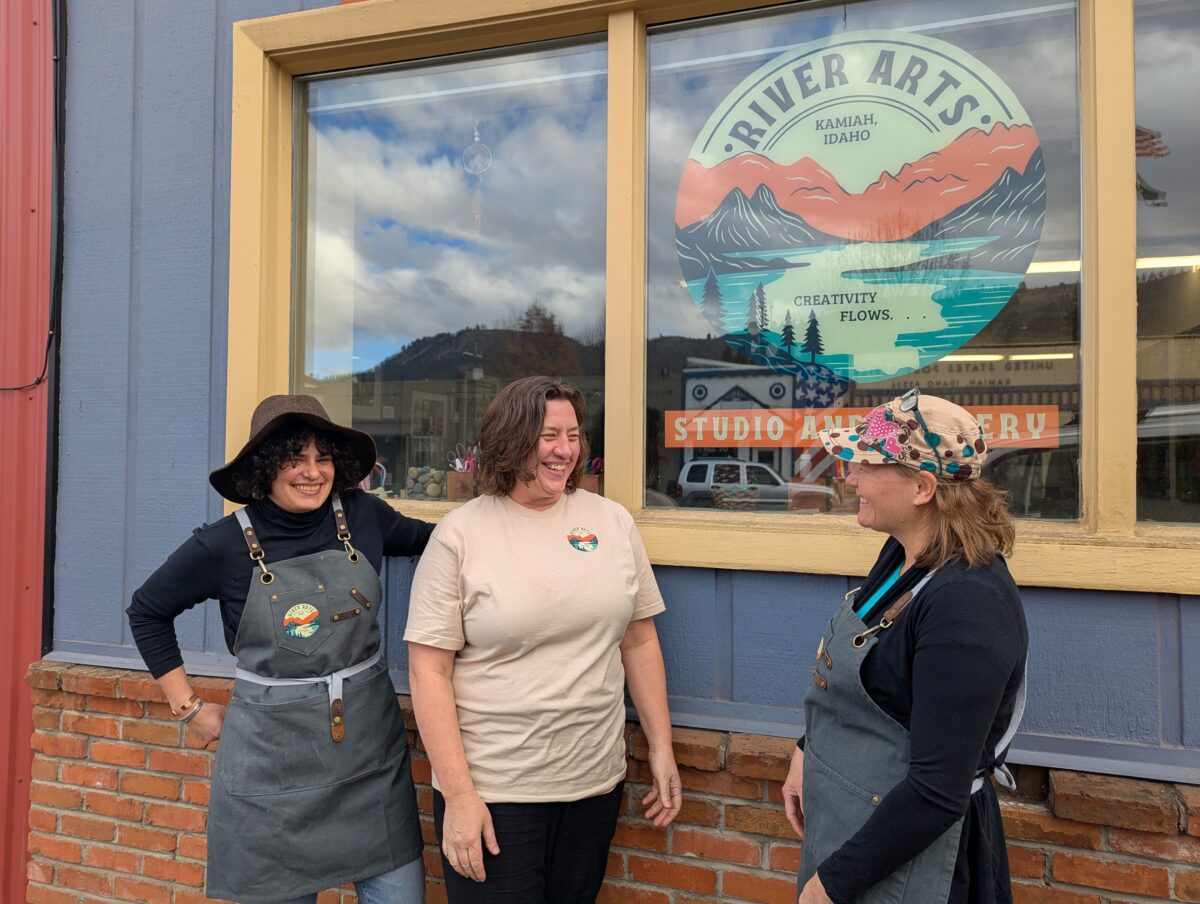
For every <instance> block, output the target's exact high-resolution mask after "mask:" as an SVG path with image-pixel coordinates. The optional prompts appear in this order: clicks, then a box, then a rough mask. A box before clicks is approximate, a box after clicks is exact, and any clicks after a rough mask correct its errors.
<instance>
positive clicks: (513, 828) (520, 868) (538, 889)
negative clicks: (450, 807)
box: [433, 782, 625, 904]
mask: <svg viewBox="0 0 1200 904" xmlns="http://www.w3.org/2000/svg"><path fill="white" fill-rule="evenodd" d="M624 787H625V783H624V782H621V783H620V784H618V785H617V787H615V788H613V790H611V791H609V792H608V793H607V794H601V795H599V796H598V797H587V798H584V799H583V800H576V801H571V802H570V803H551V804H506V803H495V804H488V810H489V811H490V812H491V814H492V826H493V827H494V828H495V830H496V843H497V844H499V845H500V853H499V854H497V855H496V856H494V857H493V856H492V855H491V854H490V853H489V852H488V850H487V848H486V847H485V848H484V849H483V868H484V870H485V871H486V872H487V881H486V882H482V883H480V882H476V881H475V880H474V879H468V878H466V877H464V876H460V875H459V874H458V873H456V872H455V871H454V870H453V869H452V868H451V866H450V864H449V862H448V861H447V860H446V855H445V854H442V871H443V873H444V874H445V877H446V898H447V900H448V901H449V904H594V902H595V900H596V895H598V894H599V893H600V886H601V885H602V884H603V882H604V871H605V868H606V867H607V865H608V847H609V845H610V844H611V843H612V837H613V832H615V831H616V828H617V814H618V812H619V811H620V809H621V793H622V791H623V790H624ZM445 817H446V799H445V798H444V797H442V795H441V794H439V793H438V792H436V791H435V792H434V794H433V819H434V824H435V826H436V827H437V837H438V843H439V844H440V843H441V840H442V821H443V820H444V819H445Z"/></svg>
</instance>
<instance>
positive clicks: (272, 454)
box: [231, 424, 358, 499]
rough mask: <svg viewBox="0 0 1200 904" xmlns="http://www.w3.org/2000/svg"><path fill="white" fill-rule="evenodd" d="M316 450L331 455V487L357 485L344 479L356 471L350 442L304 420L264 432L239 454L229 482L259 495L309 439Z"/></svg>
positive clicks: (246, 493)
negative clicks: (242, 454) (260, 440)
mask: <svg viewBox="0 0 1200 904" xmlns="http://www.w3.org/2000/svg"><path fill="white" fill-rule="evenodd" d="M310 439H311V440H313V441H314V442H315V443H316V444H317V451H318V452H320V453H321V454H322V455H328V456H329V457H330V458H332V459H333V489H334V491H335V492H338V493H341V492H343V491H345V490H348V489H351V488H353V487H356V486H358V481H348V480H346V478H345V476H344V475H346V474H354V473H356V472H357V471H358V459H357V458H356V457H355V455H354V450H353V449H352V448H351V447H350V444H349V443H347V442H345V441H344V440H341V439H338V438H337V437H334V436H330V435H329V434H328V433H323V432H322V431H320V430H314V429H313V428H312V427H309V426H308V425H307V424H284V425H283V426H281V427H279V428H277V429H275V430H272V431H271V432H270V433H268V434H267V435H266V436H265V437H264V438H263V441H262V442H260V443H259V444H258V445H257V446H255V447H254V449H253V450H252V451H251V452H250V454H249V455H247V456H246V457H245V458H243V459H242V460H241V461H240V462H239V463H238V466H237V467H236V468H235V469H234V471H233V473H232V475H231V477H232V479H233V486H234V488H235V489H236V490H237V492H238V493H239V494H241V495H242V496H248V497H249V498H251V499H262V498H264V497H265V496H267V495H268V494H269V493H270V492H271V484H273V483H274V482H275V478H276V477H277V476H278V475H279V470H280V468H282V467H283V466H284V465H285V464H287V463H288V462H289V461H291V460H292V459H293V458H296V457H297V456H299V455H300V453H301V452H303V451H304V447H305V446H307V445H308V441H309V440H310Z"/></svg>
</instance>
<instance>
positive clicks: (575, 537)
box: [567, 527, 600, 552]
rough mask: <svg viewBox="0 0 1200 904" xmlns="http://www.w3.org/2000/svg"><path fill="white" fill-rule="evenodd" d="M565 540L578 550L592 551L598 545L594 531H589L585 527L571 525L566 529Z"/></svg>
mask: <svg viewBox="0 0 1200 904" xmlns="http://www.w3.org/2000/svg"><path fill="white" fill-rule="evenodd" d="M567 542H568V543H570V544H571V545H572V546H574V547H575V548H576V549H578V550H579V551H580V552H594V551H595V549H596V547H597V546H599V545H600V541H599V540H598V539H597V538H596V533H595V531H590V530H588V529H587V528H586V527H573V528H571V529H570V530H569V531H567Z"/></svg>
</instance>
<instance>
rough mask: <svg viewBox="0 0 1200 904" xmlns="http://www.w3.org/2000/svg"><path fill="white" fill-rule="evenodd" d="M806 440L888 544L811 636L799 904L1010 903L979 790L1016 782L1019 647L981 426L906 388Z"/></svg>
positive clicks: (793, 797)
mask: <svg viewBox="0 0 1200 904" xmlns="http://www.w3.org/2000/svg"><path fill="white" fill-rule="evenodd" d="M821 441H822V443H823V444H824V446H825V449H826V450H827V451H828V452H829V453H830V454H831V455H834V456H836V457H837V458H840V459H842V460H845V461H848V462H850V463H851V474H850V477H849V479H848V485H849V486H850V487H851V488H853V489H854V490H855V491H856V492H857V493H858V497H859V509H858V523H859V524H860V525H862V526H863V527H868V528H870V529H872V530H876V531H880V532H882V533H885V534H888V539H887V540H886V542H885V543H884V545H883V549H882V551H881V552H880V554H879V558H878V559H877V560H876V562H875V565H874V566H873V567H872V568H871V571H870V574H868V576H867V579H866V581H865V582H864V583H863V585H862V587H860V588H858V589H857V590H854V591H851V592H850V593H849V594H847V595H846V598H845V600H844V601H843V602H842V604H841V606H840V607H839V608H838V610H837V612H836V614H835V615H834V616H833V618H832V619H830V622H829V626H828V628H827V629H826V631H825V632H824V634H823V636H822V637H821V638H820V641H819V644H818V646H817V650H816V661H815V664H814V666H813V669H812V685H811V686H810V688H809V691H808V693H807V695H806V697H805V703H804V717H805V726H806V727H805V737H804V738H802V739H801V740H800V742H799V743H798V744H797V749H796V751H795V753H794V754H793V756H792V764H791V768H790V770H789V772H788V777H787V781H786V782H785V783H784V786H783V797H784V805H785V808H786V810H787V816H788V819H789V821H790V822H791V823H792V826H793V828H795V830H796V832H797V834H799V835H800V836H801V837H802V838H803V839H804V846H803V860H802V863H801V868H800V877H799V889H800V904H827V902H833V904H851V902H860V904H885V902H886V904H918V902H919V904H947V902H950V904H965V902H969V904H1001V902H1011V901H1012V890H1011V886H1010V882H1009V873H1008V860H1007V853H1006V849H1005V843H1004V829H1003V825H1002V824H1001V820H1000V808H999V803H998V801H997V798H996V791H995V788H994V786H993V779H994V780H995V781H996V782H998V783H1000V784H1002V785H1005V786H1006V787H1010V788H1011V787H1012V786H1013V782H1012V776H1011V775H1010V774H1009V772H1008V770H1007V768H1005V766H1004V759H1005V756H1006V754H1007V751H1008V746H1009V744H1010V743H1011V742H1012V738H1013V736H1014V734H1015V733H1016V727H1017V724H1018V723H1019V721H1020V718H1021V714H1022V712H1023V710H1024V702H1025V658H1026V652H1027V649H1028V642H1029V641H1028V633H1027V630H1026V626H1025V616H1024V611H1023V609H1022V606H1021V599H1020V596H1019V594H1018V592H1017V587H1016V584H1015V583H1014V581H1013V579H1012V577H1011V575H1010V574H1009V572H1008V566H1007V565H1006V564H1005V556H1007V555H1008V554H1010V553H1011V551H1012V544H1013V536H1014V530H1013V522H1012V516H1011V514H1010V512H1009V510H1008V507H1007V505H1006V503H1005V501H1004V497H1003V493H1002V491H1001V490H999V489H998V488H996V487H995V486H993V485H992V484H990V483H989V482H988V481H986V480H984V479H982V478H981V477H980V467H981V466H982V464H983V462H984V460H985V459H986V457H987V452H988V450H987V445H986V443H985V441H984V439H983V437H982V434H981V431H980V428H979V425H978V423H977V422H976V421H975V419H974V418H973V417H972V416H971V415H970V414H969V413H968V412H967V411H965V410H964V409H962V408H960V407H959V406H958V405H955V404H953V403H951V402H948V401H946V400H945V399H940V398H936V397H934V396H927V395H921V394H920V393H919V392H918V390H916V389H913V390H911V391H910V392H908V393H906V394H905V395H903V396H900V397H899V398H896V399H893V400H892V401H890V402H888V403H887V404H886V405H881V406H879V407H878V408H876V409H874V410H873V411H871V412H870V413H869V414H868V415H867V416H866V418H864V419H863V420H862V421H860V422H859V423H858V424H856V425H855V426H854V428H853V429H851V430H844V429H843V430H832V431H823V432H822V433H821Z"/></svg>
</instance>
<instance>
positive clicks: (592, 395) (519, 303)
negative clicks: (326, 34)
mask: <svg viewBox="0 0 1200 904" xmlns="http://www.w3.org/2000/svg"><path fill="white" fill-rule="evenodd" d="M605 69H606V50H605V46H604V44H603V42H601V41H596V40H589V41H586V42H574V43H571V44H566V45H563V44H556V45H537V46H534V47H533V48H532V49H530V48H521V50H520V51H508V52H504V53H496V54H490V55H475V56H460V57H453V58H447V59H443V60H434V61H430V62H422V63H419V64H413V65H406V66H403V67H391V68H387V69H376V70H369V71H358V72H352V73H347V74H343V75H338V76H334V77H321V78H315V79H312V80H309V81H305V82H303V83H302V84H301V87H300V103H299V108H300V109H301V110H302V111H303V114H304V119H303V121H302V122H301V123H300V126H299V129H298V136H297V137H298V140H297V147H298V153H299V155H300V159H299V162H298V166H297V168H296V169H297V173H298V174H299V182H298V188H297V192H296V194H297V212H298V218H297V222H298V227H297V228H298V230H299V235H298V236H297V239H298V240H297V248H298V249H300V251H299V255H298V269H299V273H298V276H299V278H298V279H297V285H298V296H299V297H298V303H297V316H296V322H295V342H294V348H295V352H294V375H293V386H294V387H295V390H296V391H298V392H308V393H312V394H314V395H316V396H318V397H320V398H321V399H322V401H323V402H324V404H325V406H326V408H327V409H328V410H329V412H330V414H331V415H332V416H333V417H334V418H335V419H337V420H340V421H342V422H344V423H352V424H353V425H354V426H355V427H357V428H358V429H360V430H364V431H366V432H367V433H370V434H371V435H372V436H373V437H374V438H375V442H376V444H377V446H378V449H379V465H378V466H377V467H376V470H375V473H374V474H373V475H372V477H371V487H372V489H374V490H376V491H377V492H379V493H380V494H382V495H385V496H388V497H402V498H416V499H444V498H450V499H452V500H461V499H466V498H470V496H471V495H472V493H473V480H472V476H473V475H472V474H471V473H470V469H471V467H472V461H473V449H474V446H475V444H476V442H477V440H478V436H479V426H480V422H481V420H482V416H483V412H484V409H485V408H486V406H487V404H488V402H489V401H491V399H492V398H493V397H494V396H495V394H496V392H497V391H498V390H499V389H500V388H501V387H502V386H504V385H505V384H506V383H508V382H510V381H512V380H513V379H516V378H518V377H523V376H527V375H530V374H539V373H540V374H549V375H552V376H559V377H562V378H563V379H565V380H567V381H568V382H570V383H572V384H574V385H576V386H578V387H579V388H580V389H582V390H583V391H584V394H585V396H586V397H587V400H588V408H589V423H588V424H586V425H585V429H587V430H588V432H589V433H590V434H591V435H592V436H593V437H594V443H593V445H594V453H595V454H596V455H597V456H600V455H602V454H603V452H602V450H601V449H600V448H599V445H600V442H601V441H602V440H601V437H600V434H601V430H600V426H601V423H602V408H601V398H602V390H603V377H604V370H603V360H604V356H603V347H602V341H603V338H604V235H605V225H604V212H605V159H606V150H605V147H606V116H607V111H606V108H607V104H606V90H607V87H606V73H605ZM590 470H594V471H596V473H597V475H598V474H599V472H600V471H601V470H602V468H601V467H600V466H599V465H596V466H595V467H594V468H592V469H590ZM589 476H591V475H589ZM596 481H598V477H597V478H596ZM592 486H593V488H597V483H596V482H593V484H592Z"/></svg>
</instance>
